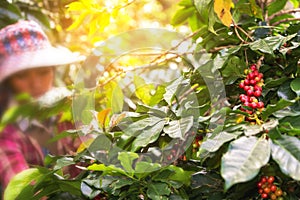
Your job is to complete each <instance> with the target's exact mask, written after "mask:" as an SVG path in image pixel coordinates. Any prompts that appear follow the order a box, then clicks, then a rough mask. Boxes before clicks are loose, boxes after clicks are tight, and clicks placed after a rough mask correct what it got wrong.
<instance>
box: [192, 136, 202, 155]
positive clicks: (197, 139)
mask: <svg viewBox="0 0 300 200" xmlns="http://www.w3.org/2000/svg"><path fill="white" fill-rule="evenodd" d="M202 142H203V136H202V135H197V136H196V137H195V139H194V141H193V153H195V152H198V150H199V148H200V146H201V144H202Z"/></svg>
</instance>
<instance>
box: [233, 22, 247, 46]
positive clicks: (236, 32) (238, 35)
mask: <svg viewBox="0 0 300 200" xmlns="http://www.w3.org/2000/svg"><path fill="white" fill-rule="evenodd" d="M234 32H235V34H236V36H237V37H238V38H239V39H240V40H241V41H242V43H246V41H245V40H244V39H243V38H242V37H241V36H240V34H239V32H238V30H237V26H236V25H234Z"/></svg>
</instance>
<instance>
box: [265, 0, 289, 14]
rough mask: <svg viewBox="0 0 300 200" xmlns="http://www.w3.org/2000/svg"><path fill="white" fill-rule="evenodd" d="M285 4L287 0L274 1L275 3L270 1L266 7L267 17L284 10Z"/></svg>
mask: <svg viewBox="0 0 300 200" xmlns="http://www.w3.org/2000/svg"><path fill="white" fill-rule="evenodd" d="M286 3H287V0H276V1H272V2H271V3H270V4H269V5H268V7H267V10H268V15H269V16H271V15H273V14H274V13H276V12H278V11H281V10H282V9H284V7H285V5H286Z"/></svg>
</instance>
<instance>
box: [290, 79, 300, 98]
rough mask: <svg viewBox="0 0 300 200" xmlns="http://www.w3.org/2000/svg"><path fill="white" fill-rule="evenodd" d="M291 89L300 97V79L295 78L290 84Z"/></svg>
mask: <svg viewBox="0 0 300 200" xmlns="http://www.w3.org/2000/svg"><path fill="white" fill-rule="evenodd" d="M291 89H292V90H293V91H294V92H295V93H296V94H297V95H298V96H300V78H296V79H294V80H293V81H292V82H291Z"/></svg>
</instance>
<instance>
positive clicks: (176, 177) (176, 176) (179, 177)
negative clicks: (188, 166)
mask: <svg viewBox="0 0 300 200" xmlns="http://www.w3.org/2000/svg"><path fill="white" fill-rule="evenodd" d="M167 169H168V170H171V171H174V172H175V173H173V174H171V175H170V177H169V179H170V180H173V181H178V182H180V183H183V184H185V185H190V183H191V176H192V174H193V173H194V172H193V171H187V170H184V169H182V168H181V167H177V166H175V165H170V166H168V167H167Z"/></svg>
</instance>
